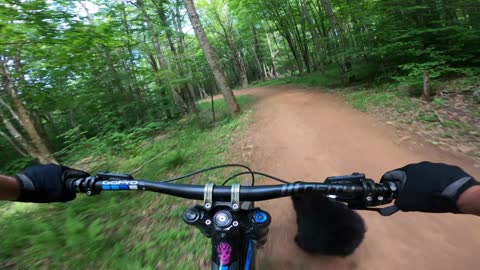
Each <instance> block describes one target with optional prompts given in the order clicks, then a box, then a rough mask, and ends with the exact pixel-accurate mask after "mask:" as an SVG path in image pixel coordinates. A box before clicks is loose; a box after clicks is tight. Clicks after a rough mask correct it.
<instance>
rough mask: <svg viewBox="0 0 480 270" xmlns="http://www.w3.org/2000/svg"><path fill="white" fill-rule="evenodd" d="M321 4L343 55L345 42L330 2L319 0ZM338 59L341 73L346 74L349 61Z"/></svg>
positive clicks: (343, 58) (340, 57)
mask: <svg viewBox="0 0 480 270" xmlns="http://www.w3.org/2000/svg"><path fill="white" fill-rule="evenodd" d="M321 2H322V7H323V9H324V10H325V12H326V13H327V17H328V20H329V22H330V24H331V25H332V27H333V30H332V34H333V36H334V37H335V39H336V40H337V42H338V47H339V50H340V53H345V49H346V47H345V46H346V45H345V44H346V42H345V36H344V33H343V29H342V28H341V26H340V24H339V23H338V21H337V18H336V17H335V14H334V13H333V9H332V6H331V5H330V1H329V0H321ZM338 59H339V65H340V70H341V72H342V73H346V72H347V71H348V70H349V69H350V63H349V60H347V59H345V57H344V56H339V57H338Z"/></svg>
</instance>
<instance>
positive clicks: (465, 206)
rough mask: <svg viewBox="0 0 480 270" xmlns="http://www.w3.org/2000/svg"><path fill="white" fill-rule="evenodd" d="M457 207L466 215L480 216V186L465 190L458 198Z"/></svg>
mask: <svg viewBox="0 0 480 270" xmlns="http://www.w3.org/2000/svg"><path fill="white" fill-rule="evenodd" d="M457 205H458V208H459V209H460V211H462V212H463V213H465V214H472V215H477V216H480V186H473V187H471V188H469V189H467V190H465V192H463V193H462V195H461V196H460V198H458V201H457Z"/></svg>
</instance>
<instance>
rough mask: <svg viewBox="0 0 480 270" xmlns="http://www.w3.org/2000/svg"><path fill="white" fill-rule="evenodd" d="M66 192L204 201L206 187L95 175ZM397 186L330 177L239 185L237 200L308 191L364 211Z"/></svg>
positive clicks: (216, 196)
mask: <svg viewBox="0 0 480 270" xmlns="http://www.w3.org/2000/svg"><path fill="white" fill-rule="evenodd" d="M67 189H69V190H72V191H75V192H77V193H87V195H95V194H98V193H100V192H101V191H110V190H112V191H120V190H146V191H153V192H158V193H162V194H167V195H172V196H176V197H182V198H186V199H195V200H201V199H205V196H206V195H205V192H206V186H205V185H188V184H173V183H162V182H153V181H146V180H133V178H132V177H127V176H125V175H121V177H118V175H117V176H115V175H113V176H112V175H108V176H105V175H102V174H100V175H97V176H90V177H87V178H83V179H73V180H69V181H67ZM397 191H398V187H397V186H396V185H395V184H393V183H375V182H373V181H372V180H370V179H366V178H365V175H363V174H352V175H348V176H338V177H329V178H327V180H326V182H325V183H308V182H296V183H291V184H283V185H264V186H241V187H240V188H239V191H238V194H239V199H240V201H262V200H270V199H275V198H281V197H286V196H292V195H297V194H302V193H307V192H316V193H319V194H321V195H325V196H336V199H337V200H339V201H343V202H347V203H349V206H350V205H351V206H352V207H353V208H355V207H357V208H361V209H365V208H367V207H369V206H376V205H381V204H386V203H389V202H391V201H392V199H394V198H395V197H396V195H397ZM211 196H212V199H213V201H230V200H231V196H232V187H230V186H214V187H213V189H212V191H211Z"/></svg>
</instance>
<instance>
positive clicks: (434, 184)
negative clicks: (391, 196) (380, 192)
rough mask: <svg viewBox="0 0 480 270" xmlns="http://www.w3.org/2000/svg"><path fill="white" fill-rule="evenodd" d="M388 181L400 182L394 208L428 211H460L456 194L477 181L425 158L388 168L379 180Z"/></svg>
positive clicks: (447, 166) (457, 169)
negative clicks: (414, 162) (393, 168)
mask: <svg viewBox="0 0 480 270" xmlns="http://www.w3.org/2000/svg"><path fill="white" fill-rule="evenodd" d="M389 181H393V182H396V183H400V184H401V189H400V192H399V194H398V196H397V199H396V200H395V205H396V207H398V209H400V210H402V211H420V212H431V213H444V212H452V213H460V210H459V209H458V207H457V200H458V198H459V197H460V195H461V194H462V193H463V192H464V191H465V190H467V189H468V188H470V187H471V186H474V185H479V184H480V183H478V182H477V181H476V180H475V179H474V178H473V177H472V176H471V175H469V174H467V173H466V172H464V171H463V170H462V169H461V168H459V167H457V166H451V165H447V164H443V163H431V162H426V161H424V162H421V163H416V164H409V165H407V166H405V167H402V168H399V169H396V170H393V171H389V172H387V173H385V174H384V175H383V177H382V180H381V181H380V182H382V183H384V182H389ZM398 209H397V210H398ZM393 211H395V210H393Z"/></svg>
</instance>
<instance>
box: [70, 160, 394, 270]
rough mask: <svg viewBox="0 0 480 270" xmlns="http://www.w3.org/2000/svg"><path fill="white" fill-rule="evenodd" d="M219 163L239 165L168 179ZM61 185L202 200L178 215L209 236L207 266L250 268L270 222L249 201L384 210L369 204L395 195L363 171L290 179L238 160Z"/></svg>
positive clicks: (88, 191)
mask: <svg viewBox="0 0 480 270" xmlns="http://www.w3.org/2000/svg"><path fill="white" fill-rule="evenodd" d="M225 167H241V168H245V169H246V170H247V171H243V172H240V173H237V174H234V175H232V176H231V177H229V178H228V179H226V180H225V181H224V182H223V183H222V184H221V185H214V184H213V183H207V184H205V185H192V184H178V183H171V182H174V181H177V180H180V179H184V178H188V177H191V176H194V175H197V174H200V173H204V172H206V171H209V170H214V169H220V168H225ZM247 174H248V175H250V176H251V180H252V182H251V185H249V186H247V185H240V184H232V185H231V186H225V185H226V184H227V183H228V182H229V181H231V180H233V179H235V178H237V177H239V176H241V175H247ZM256 175H257V176H258V175H261V176H264V177H268V178H271V179H273V180H276V181H279V182H281V183H282V184H279V185H262V186H255V176H256ZM66 185H67V188H68V189H69V190H72V191H75V192H77V193H86V194H87V195H89V196H92V195H97V194H100V192H101V191H134V190H139V191H151V192H157V193H161V194H167V195H171V196H176V197H181V198H185V199H194V200H203V204H202V205H195V206H193V207H191V208H188V209H186V210H185V211H184V213H183V220H184V222H185V223H187V224H188V225H191V226H194V227H196V228H197V229H198V230H200V232H201V233H202V234H203V235H205V236H206V237H208V238H210V239H211V269H213V270H252V269H254V268H255V263H254V262H255V253H256V249H257V248H258V247H261V246H262V245H264V244H265V243H266V241H267V235H268V228H269V225H270V223H271V222H272V220H271V217H270V215H269V213H268V212H267V211H265V210H263V209H260V208H258V207H255V205H254V202H256V201H262V200H271V199H276V198H281V197H287V196H292V195H296V196H299V195H300V196H301V194H305V193H311V192H315V193H318V194H321V195H323V196H327V197H329V198H331V199H334V200H336V201H339V202H343V203H346V204H347V205H348V207H349V208H352V209H362V210H374V211H378V212H380V214H382V215H389V213H388V210H387V211H385V210H386V209H387V208H388V207H387V208H383V209H379V208H375V206H379V205H383V204H388V203H391V202H392V201H393V199H395V198H396V196H397V193H398V189H399V184H397V183H393V182H390V183H375V182H374V181H373V180H371V179H368V178H366V177H365V175H364V174H360V173H354V174H351V175H344V176H333V177H328V178H327V179H326V180H325V181H324V182H323V183H315V182H295V183H290V182H288V181H285V180H283V179H280V178H277V177H274V176H271V175H268V174H265V173H261V172H255V171H252V170H251V169H250V168H248V167H247V166H244V165H239V164H226V165H220V166H215V167H211V168H207V169H203V170H200V171H196V172H193V173H190V174H187V175H183V176H179V177H175V178H171V179H166V180H162V181H148V180H136V179H134V178H133V177H132V176H131V175H128V174H119V173H108V172H106V173H98V174H96V175H95V176H90V177H86V178H81V179H68V180H67V181H66Z"/></svg>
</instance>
